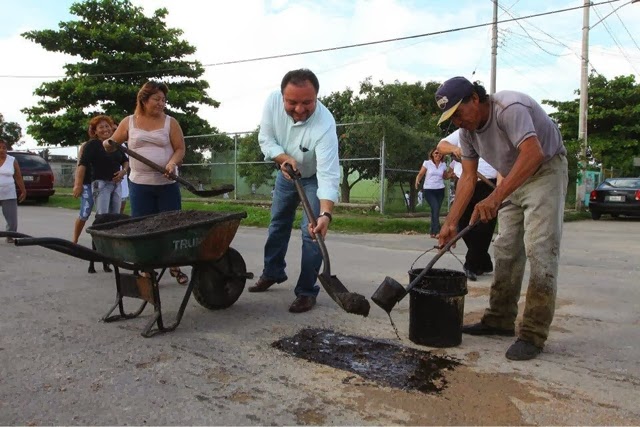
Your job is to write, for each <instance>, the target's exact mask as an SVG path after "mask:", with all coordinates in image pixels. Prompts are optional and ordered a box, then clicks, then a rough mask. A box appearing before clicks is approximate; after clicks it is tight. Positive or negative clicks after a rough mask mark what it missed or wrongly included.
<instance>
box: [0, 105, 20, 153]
mask: <svg viewBox="0 0 640 427" xmlns="http://www.w3.org/2000/svg"><path fill="white" fill-rule="evenodd" d="M21 136H22V128H21V127H20V125H19V124H18V123H16V122H5V121H4V116H3V115H2V114H1V113H0V139H2V140H3V141H4V142H6V143H7V145H8V147H9V150H11V148H12V146H13V144H15V143H16V142H18V141H19V140H20V137H21Z"/></svg>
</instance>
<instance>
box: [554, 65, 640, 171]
mask: <svg viewBox="0 0 640 427" xmlns="http://www.w3.org/2000/svg"><path fill="white" fill-rule="evenodd" d="M588 88H589V89H588V90H589V96H588V101H587V103H588V114H587V143H588V154H589V155H590V157H591V160H592V161H593V162H595V163H596V164H598V165H602V167H604V168H605V169H608V168H611V167H613V168H614V169H618V170H621V173H622V174H624V175H631V174H633V175H636V174H637V173H636V172H634V169H633V158H634V157H639V156H640V85H639V84H636V82H635V77H634V76H633V75H630V76H618V77H615V78H613V79H612V80H607V79H606V78H605V77H604V76H601V75H593V74H592V75H591V76H589V87H588ZM576 94H577V95H579V94H580V92H579V91H576ZM543 103H544V104H547V105H551V106H553V107H555V108H556V109H557V111H556V112H555V113H551V114H550V115H551V117H552V118H553V119H555V120H556V121H557V122H558V125H559V127H560V131H561V133H562V137H563V138H564V140H565V144H566V145H567V151H568V152H569V154H570V156H569V158H570V172H571V177H572V178H575V176H576V170H577V161H578V160H579V158H580V156H581V146H580V141H579V140H578V139H577V135H578V123H579V122H578V120H579V117H578V116H579V105H580V99H579V98H576V99H574V100H572V101H563V102H560V101H550V100H544V101H543Z"/></svg>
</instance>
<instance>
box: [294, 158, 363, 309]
mask: <svg viewBox="0 0 640 427" xmlns="http://www.w3.org/2000/svg"><path fill="white" fill-rule="evenodd" d="M285 170H286V172H287V173H288V174H289V176H290V177H291V179H293V183H294V184H295V186H296V191H297V192H298V196H299V197H300V200H301V201H302V207H303V209H304V212H305V214H306V215H307V218H308V219H309V223H310V224H311V226H312V227H314V228H315V226H316V218H315V215H314V213H313V210H312V209H311V205H310V204H309V199H308V198H307V194H306V193H305V192H304V188H303V187H302V184H301V183H300V175H299V174H298V173H297V172H295V171H294V170H293V168H292V167H291V165H289V164H285ZM316 240H317V241H318V244H319V245H320V253H322V273H319V274H318V280H320V283H321V284H322V287H323V288H324V290H325V291H326V292H327V294H329V296H330V297H331V299H332V300H334V301H335V302H336V303H337V304H338V305H339V306H340V308H342V309H343V310H344V311H346V312H347V313H352V314H359V315H361V316H364V317H367V316H368V315H369V309H370V306H369V301H367V299H366V298H365V297H364V296H362V295H360V294H357V293H353V292H349V290H348V289H347V288H346V287H345V286H344V285H343V284H342V282H341V281H340V279H338V278H337V277H336V276H333V275H331V262H330V261H329V252H328V251H327V247H326V246H325V244H324V239H323V238H322V235H320V234H319V233H318V234H316Z"/></svg>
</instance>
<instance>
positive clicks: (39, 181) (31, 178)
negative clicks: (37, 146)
mask: <svg viewBox="0 0 640 427" xmlns="http://www.w3.org/2000/svg"><path fill="white" fill-rule="evenodd" d="M8 154H9V155H10V156H13V157H15V158H16V160H17V161H18V165H19V166H20V172H22V179H23V180H24V186H25V187H26V189H27V199H31V200H35V201H38V202H47V201H48V200H49V196H52V195H53V193H55V190H54V189H53V181H54V179H53V171H52V170H51V166H49V163H47V161H46V160H45V159H43V158H42V157H40V155H38V154H36V153H29V152H25V151H9V153H8Z"/></svg>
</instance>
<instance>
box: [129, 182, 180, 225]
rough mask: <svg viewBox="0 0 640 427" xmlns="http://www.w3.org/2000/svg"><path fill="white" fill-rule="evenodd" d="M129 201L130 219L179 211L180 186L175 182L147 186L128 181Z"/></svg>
mask: <svg viewBox="0 0 640 427" xmlns="http://www.w3.org/2000/svg"><path fill="white" fill-rule="evenodd" d="M129 199H130V200H131V202H130V203H131V204H130V206H131V216H132V217H138V216H146V215H152V214H157V213H160V212H169V211H179V210H180V209H181V208H182V198H181V195H180V184H178V183H177V182H174V183H172V184H166V185H147V184H136V183H135V182H132V181H129ZM118 209H120V208H118ZM118 212H120V211H119V210H118Z"/></svg>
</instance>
